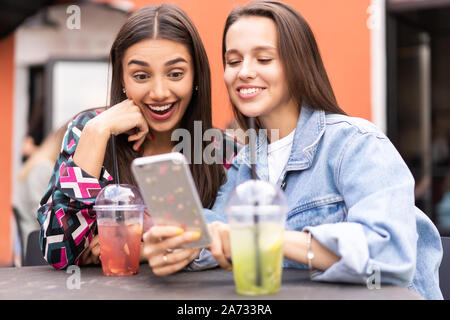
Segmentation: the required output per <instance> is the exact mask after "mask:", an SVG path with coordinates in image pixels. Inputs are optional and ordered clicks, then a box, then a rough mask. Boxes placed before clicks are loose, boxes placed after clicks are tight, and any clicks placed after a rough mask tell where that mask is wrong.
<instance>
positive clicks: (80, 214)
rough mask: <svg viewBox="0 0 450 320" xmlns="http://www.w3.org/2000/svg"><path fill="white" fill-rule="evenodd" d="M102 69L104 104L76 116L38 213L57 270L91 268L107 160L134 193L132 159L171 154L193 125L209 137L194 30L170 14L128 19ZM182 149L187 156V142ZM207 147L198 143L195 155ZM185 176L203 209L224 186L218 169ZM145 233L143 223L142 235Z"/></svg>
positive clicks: (204, 65) (201, 56)
mask: <svg viewBox="0 0 450 320" xmlns="http://www.w3.org/2000/svg"><path fill="white" fill-rule="evenodd" d="M110 62H111V66H112V79H111V92H110V96H111V98H110V104H109V106H108V107H106V108H98V109H91V110H88V111H85V112H82V113H80V114H79V115H77V116H76V117H75V118H74V119H73V121H72V122H71V123H70V124H69V126H68V130H67V133H66V135H65V139H64V142H63V148H62V151H61V153H60V155H59V158H58V160H57V163H56V165H55V169H54V172H53V175H52V178H51V180H50V183H49V186H48V188H47V191H46V193H45V195H44V197H43V198H42V200H41V205H42V207H41V208H40V209H39V210H38V220H39V222H40V224H41V229H42V232H41V241H40V243H41V249H42V252H43V255H44V257H45V259H46V260H47V261H48V262H49V263H50V264H51V265H53V266H54V267H55V268H58V269H61V268H65V267H67V266H68V265H71V264H89V263H99V243H98V235H97V228H96V216H95V213H94V211H93V209H92V207H93V205H94V202H95V198H96V196H97V194H98V193H99V191H100V190H101V189H102V188H103V187H105V186H106V185H108V184H110V183H112V182H113V181H114V180H116V179H117V177H115V176H112V174H114V170H113V163H114V157H117V162H118V169H119V172H118V174H119V176H120V182H121V183H126V184H132V185H136V183H135V181H134V179H133V175H132V173H131V168H130V165H131V162H132V161H133V160H134V159H135V158H137V157H141V156H146V155H154V154H161V153H167V152H171V151H172V148H173V147H174V142H173V141H172V140H171V136H172V133H173V132H174V130H176V129H185V130H187V131H189V132H190V133H191V135H192V136H194V129H195V126H194V122H196V121H199V122H201V124H202V126H201V128H202V130H203V131H202V132H200V134H201V136H203V132H205V131H206V130H210V129H212V119H211V118H212V116H211V83H210V69H209V64H208V58H207V56H206V52H205V49H204V47H203V44H202V41H201V39H200V37H199V34H198V32H197V30H196V28H195V27H194V25H193V23H192V22H191V20H190V19H189V18H188V17H187V15H186V14H185V13H184V12H183V11H182V10H181V9H179V8H178V7H176V6H173V5H160V6H149V7H145V8H142V9H140V10H139V11H137V12H135V13H134V14H133V15H132V16H131V17H130V18H129V19H128V20H127V21H126V23H125V24H124V25H123V26H122V28H121V29H120V31H119V33H118V34H117V36H116V39H115V41H114V43H113V45H112V47H111V51H110ZM196 130H198V128H196ZM111 135H114V136H115V140H116V151H117V153H116V154H114V153H113V150H112V145H111V143H110V137H111ZM222 136H223V135H222ZM223 137H224V140H223V141H221V144H220V147H219V149H220V148H224V147H225V146H224V144H228V143H229V144H232V145H233V149H234V148H236V147H237V145H235V144H234V141H233V140H231V139H227V138H226V136H223ZM189 143H190V144H191V147H192V148H191V149H192V150H194V143H195V142H194V140H193V139H191V141H189ZM209 143H210V142H209V141H202V145H201V149H200V152H203V150H204V149H205V148H206V147H207V146H208V144H209ZM228 149H229V147H228ZM183 151H184V150H183ZM219 151H220V150H219ZM221 154H223V155H226V153H225V152H223V153H221ZM190 169H191V173H192V176H193V180H194V182H195V185H196V187H197V190H198V193H199V195H200V199H201V201H202V204H203V206H204V207H206V208H210V207H212V205H213V204H214V201H215V198H216V195H217V192H218V190H219V187H220V185H221V184H222V183H223V182H224V180H225V168H224V166H223V164H222V163H218V162H216V163H213V164H206V163H205V162H201V163H191V164H190ZM150 225H151V223H150V222H149V223H147V225H146V222H145V219H144V231H145V230H146V229H147V227H149V226H150ZM182 253H185V254H187V255H192V253H193V251H192V250H189V249H186V250H185V251H182Z"/></svg>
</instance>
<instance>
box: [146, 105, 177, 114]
mask: <svg viewBox="0 0 450 320" xmlns="http://www.w3.org/2000/svg"><path fill="white" fill-rule="evenodd" d="M174 105H175V103H170V104H166V105H163V106H153V105H151V104H148V105H147V106H148V107H149V108H150V110H152V112H154V113H156V114H160V115H163V114H166V113H167V112H169V111H170V110H171V109H172V108H173V106H174Z"/></svg>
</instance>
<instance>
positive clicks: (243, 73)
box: [239, 59, 256, 80]
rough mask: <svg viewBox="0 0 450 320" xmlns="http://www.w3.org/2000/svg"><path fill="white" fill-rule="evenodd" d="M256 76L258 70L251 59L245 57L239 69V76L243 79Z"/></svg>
mask: <svg viewBox="0 0 450 320" xmlns="http://www.w3.org/2000/svg"><path fill="white" fill-rule="evenodd" d="M255 77H256V71H255V69H254V67H253V64H252V62H251V61H250V59H244V61H242V64H241V69H240V70H239V78H240V79H241V80H248V79H254V78H255Z"/></svg>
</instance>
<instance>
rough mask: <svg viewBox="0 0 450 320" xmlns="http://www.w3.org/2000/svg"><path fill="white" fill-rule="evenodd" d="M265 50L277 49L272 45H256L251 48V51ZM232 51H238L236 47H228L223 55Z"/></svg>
mask: <svg viewBox="0 0 450 320" xmlns="http://www.w3.org/2000/svg"><path fill="white" fill-rule="evenodd" d="M266 50H270V51H273V50H275V51H276V50H277V48H276V47H274V46H258V47H255V48H252V50H251V51H256V52H257V51H266ZM232 53H239V50H237V49H229V50H227V51H226V52H225V55H228V54H232Z"/></svg>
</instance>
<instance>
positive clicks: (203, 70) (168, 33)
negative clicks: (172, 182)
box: [104, 4, 225, 208]
mask: <svg viewBox="0 0 450 320" xmlns="http://www.w3.org/2000/svg"><path fill="white" fill-rule="evenodd" d="M146 39H167V40H172V41H176V42H178V43H181V44H184V45H185V46H186V47H187V48H188V49H189V52H190V54H191V56H192V58H193V64H194V74H195V75H194V86H196V90H194V91H193V94H192V98H191V101H190V103H189V106H188V107H187V109H186V111H185V113H184V115H183V118H182V120H181V124H180V127H181V128H184V129H187V130H188V131H189V132H190V133H191V137H194V121H201V123H202V131H203V132H204V131H206V130H208V129H210V128H212V112H211V75H210V68H209V62H208V57H207V55H206V51H205V48H204V46H203V43H202V41H201V39H200V36H199V34H198V32H197V30H196V28H195V26H194V24H193V23H192V21H191V20H190V19H189V17H188V16H187V15H186V13H185V12H184V11H182V10H181V9H180V8H178V7H176V6H174V5H168V4H162V5H159V6H148V7H144V8H142V9H140V10H138V11H136V12H135V13H134V14H133V15H132V16H131V17H130V18H129V19H128V20H127V21H126V22H125V24H124V25H123V26H122V28H121V29H120V31H119V33H118V34H117V37H116V39H115V41H114V43H113V45H112V47H111V51H110V63H111V66H112V80H111V98H110V106H113V105H115V104H117V103H119V102H121V101H123V100H125V99H127V96H126V95H125V93H124V92H123V91H122V83H123V70H122V58H123V56H124V54H125V51H126V50H127V49H128V48H129V47H130V46H132V45H133V44H135V43H138V42H140V41H142V40H146ZM150 130H151V128H150ZM203 132H202V137H203ZM127 137H128V136H127V135H124V134H122V135H119V136H117V137H116V139H115V140H116V144H117V147H116V150H117V160H118V166H119V175H120V181H121V183H122V182H123V183H130V184H134V185H135V184H136V183H135V181H134V179H133V176H132V173H131V169H130V164H131V162H132V160H133V159H135V158H137V157H139V156H142V155H141V153H139V152H135V151H134V150H133V149H132V147H131V145H130V143H129V142H128V141H127ZM190 144H191V150H195V149H194V139H191V141H190ZM204 148H206V142H205V141H202V151H203V149H204ZM113 156H114V155H113V153H112V146H111V143H110V142H109V143H108V146H107V150H106V156H105V163H104V165H105V168H106V169H107V170H108V172H110V173H113V172H114V171H113ZM190 169H191V173H192V176H193V179H194V182H195V184H196V187H197V190H198V193H199V196H200V199H201V201H202V204H203V206H204V207H206V208H210V207H212V205H213V204H214V201H215V198H216V196H217V192H218V190H219V187H220V186H221V184H223V182H224V180H225V170H224V168H223V166H222V165H221V164H211V165H208V164H206V163H204V162H203V161H202V163H201V164H194V163H192V161H191V164H190Z"/></svg>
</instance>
